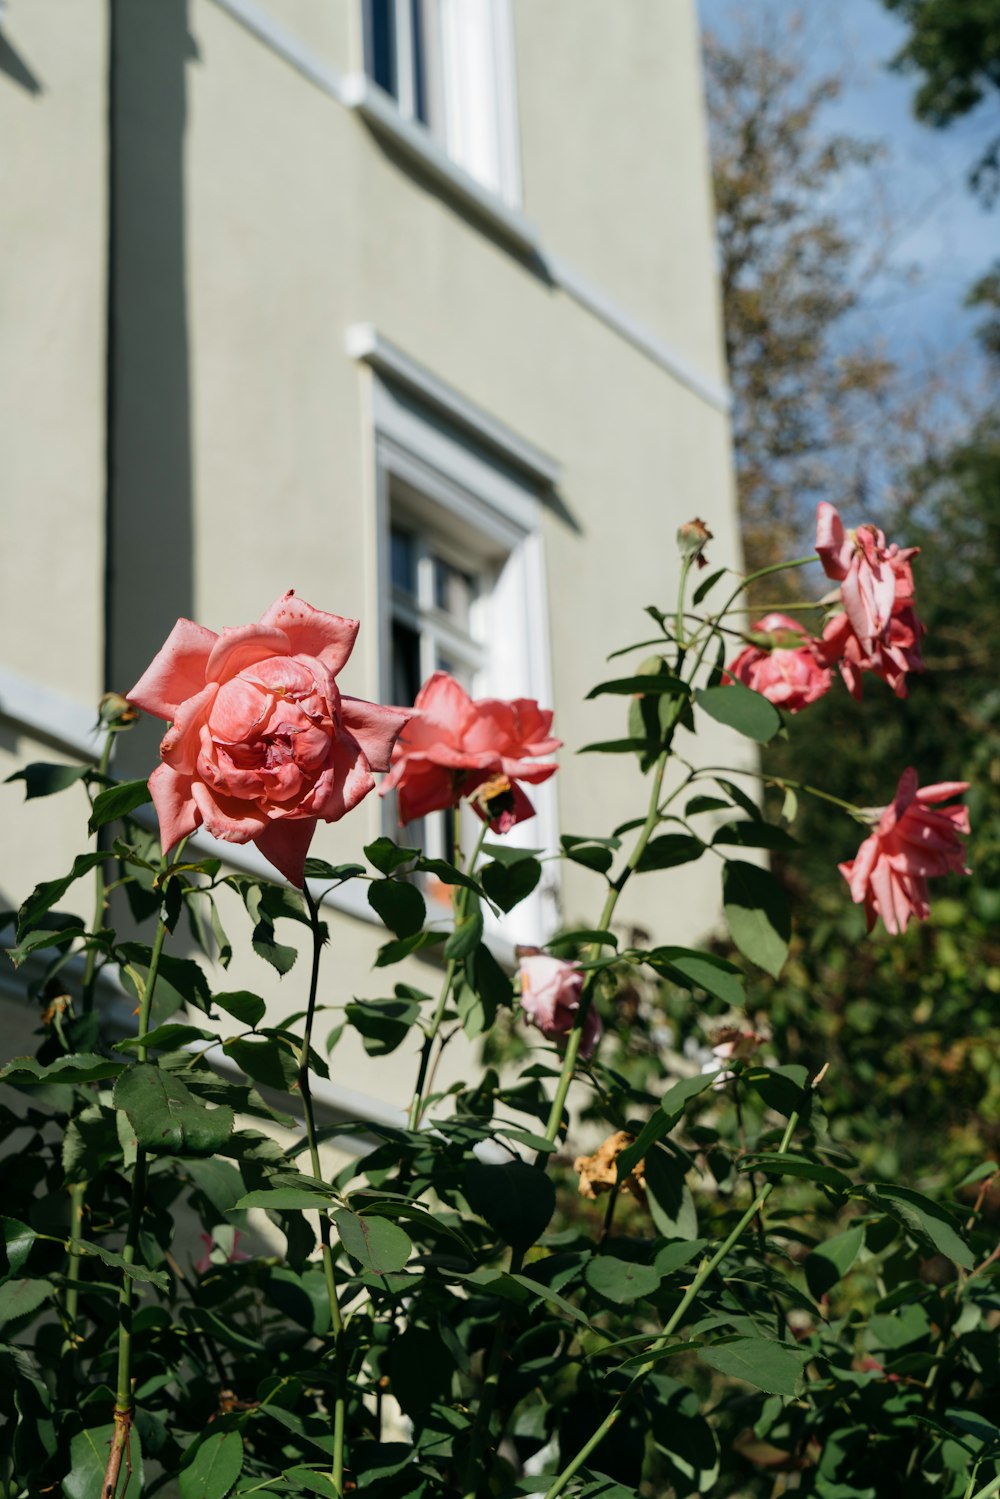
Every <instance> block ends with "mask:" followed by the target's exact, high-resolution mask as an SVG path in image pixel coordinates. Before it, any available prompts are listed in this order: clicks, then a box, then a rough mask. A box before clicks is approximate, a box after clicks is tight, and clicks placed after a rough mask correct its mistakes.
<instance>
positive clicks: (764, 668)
mask: <svg viewBox="0 0 1000 1499" xmlns="http://www.w3.org/2000/svg"><path fill="white" fill-rule="evenodd" d="M751 629H752V630H753V631H754V633H757V632H760V633H761V634H764V635H770V636H771V637H772V639H771V642H770V643H769V644H767V645H763V644H762V645H748V646H747V647H746V649H745V650H742V651H740V654H739V655H738V656H737V657H736V658H735V659H734V660H733V661H731V662H730V664H729V665H728V666H727V667H726V671H727V672H728V674H729V676H730V677H731V678H734V679H735V680H736V681H737V682H742V683H743V685H744V686H745V687H750V688H752V689H753V691H754V692H759V693H761V694H762V695H763V696H764V697H766V698H767V699H768V701H769V702H772V703H774V704H775V706H776V707H778V708H784V709H785V710H786V711H787V712H788V713H798V712H799V711H800V710H801V709H802V708H807V707H808V706H809V704H810V703H814V702H815V701H816V699H817V698H820V697H822V696H823V694H824V692H829V690H830V681H831V676H830V668H829V667H828V666H827V665H825V664H824V663H823V662H822V661H821V660H820V658H819V655H818V651H817V645H818V642H815V641H813V640H812V639H811V637H810V636H809V635H808V634H807V632H806V631H805V630H804V629H803V627H802V626H801V625H800V624H799V622H798V621H797V620H794V619H790V618H789V616H788V615H787V614H767V615H765V616H764V618H763V619H759V620H758V621H757V623H756V624H755V625H752V626H751Z"/></svg>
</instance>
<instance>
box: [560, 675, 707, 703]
mask: <svg viewBox="0 0 1000 1499" xmlns="http://www.w3.org/2000/svg"><path fill="white" fill-rule="evenodd" d="M688 691H689V688H688V684H687V683H686V682H682V681H681V679H680V677H674V676H671V675H670V673H669V672H665V671H658V672H648V673H642V674H641V675H639V676H634V677H616V678H614V680H613V681H610V682H598V684H597V686H596V687H592V688H591V689H590V691H589V692H588V693H587V696H586V698H585V699H584V701H585V702H588V703H589V702H590V700H591V699H592V698H595V697H603V696H606V695H607V694H608V693H611V694H613V695H615V696H618V697H635V696H638V695H641V696H643V697H648V696H650V695H655V694H659V693H663V692H666V693H669V694H670V696H671V697H683V696H684V695H685V694H686V693H687V692H688Z"/></svg>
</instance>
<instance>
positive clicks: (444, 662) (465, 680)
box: [434, 649, 472, 693]
mask: <svg viewBox="0 0 1000 1499" xmlns="http://www.w3.org/2000/svg"><path fill="white" fill-rule="evenodd" d="M434 669H435V671H446V672H447V673H448V675H449V676H452V677H454V678H455V681H456V682H460V683H461V684H462V686H463V687H464V688H465V690H466V692H469V693H471V691H472V667H471V666H468V665H467V664H466V663H465V662H464V661H456V660H455V659H454V658H453V657H452V656H449V655H448V653H447V652H446V651H442V650H440V649H439V650H436V651H435V652H434Z"/></svg>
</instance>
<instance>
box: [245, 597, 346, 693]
mask: <svg viewBox="0 0 1000 1499" xmlns="http://www.w3.org/2000/svg"><path fill="white" fill-rule="evenodd" d="M260 623H261V624H262V625H273V626H276V627H277V628H278V629H280V630H281V631H282V632H283V633H284V634H285V635H286V636H287V637H288V639H289V641H290V642H291V654H292V655H303V656H316V657H318V659H319V660H320V661H322V662H323V663H324V665H326V666H327V667H328V668H329V669H330V671H332V672H333V673H334V675H336V673H337V672H339V671H340V670H342V668H343V667H344V665H345V663H346V662H347V659H348V657H349V656H350V654H351V651H352V650H353V649H354V642H355V640H356V639H357V638H358V629H359V628H360V627H359V625H358V621H357V620H356V619H343V618H341V616H340V615H339V614H324V613H323V611H322V610H321V609H314V608H313V606H312V605H311V604H307V603H306V602H305V600H304V599H298V598H296V597H295V592H294V590H293V589H289V591H288V592H287V593H285V594H282V596H281V598H279V599H275V601H274V603H273V604H272V605H271V607H270V608H269V609H265V611H264V613H263V614H262V615H261V617H260Z"/></svg>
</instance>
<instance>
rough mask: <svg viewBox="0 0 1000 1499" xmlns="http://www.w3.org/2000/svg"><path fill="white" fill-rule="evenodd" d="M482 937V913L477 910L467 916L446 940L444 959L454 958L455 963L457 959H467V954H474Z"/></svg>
mask: <svg viewBox="0 0 1000 1499" xmlns="http://www.w3.org/2000/svg"><path fill="white" fill-rule="evenodd" d="M482 935H483V913H482V911H478V910H477V911H473V912H472V914H471V916H467V917H466V918H465V920H464V921H463V922H461V923H460V924H459V925H458V926H457V927H456V928H455V930H454V931H453V932H452V934H451V936H450V937H449V938H448V940H447V942H446V943H445V945H444V955H445V957H446V958H448V959H449V960H451V959H452V958H454V959H455V960H456V961H457V960H458V959H459V958H467V957H468V955H469V953H471V952H474V951H475V949H476V948H477V947H478V946H479V941H480V938H481V937H482Z"/></svg>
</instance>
